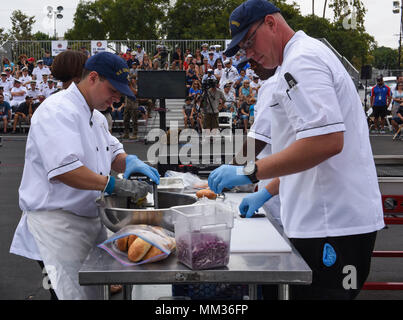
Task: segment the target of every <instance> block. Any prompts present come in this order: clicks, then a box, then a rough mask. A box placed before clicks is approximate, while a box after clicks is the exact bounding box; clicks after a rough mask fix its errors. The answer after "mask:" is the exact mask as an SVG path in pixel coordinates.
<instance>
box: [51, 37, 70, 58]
mask: <svg viewBox="0 0 403 320" xmlns="http://www.w3.org/2000/svg"><path fill="white" fill-rule="evenodd" d="M67 45H68V43H67V41H64V40H63V41H52V56H53V57H55V56H57V55H58V54H59V53H60V52H63V51H66V50H67Z"/></svg>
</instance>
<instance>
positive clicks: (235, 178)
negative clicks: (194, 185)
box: [208, 164, 252, 194]
mask: <svg viewBox="0 0 403 320" xmlns="http://www.w3.org/2000/svg"><path fill="white" fill-rule="evenodd" d="M251 183H252V181H250V179H249V178H248V177H247V176H246V175H244V174H243V166H231V165H227V164H225V165H222V166H221V167H219V168H217V169H215V170H214V171H213V172H212V173H210V175H209V177H208V186H209V188H210V189H211V190H213V191H214V192H215V193H217V194H219V193H221V192H222V191H223V189H224V188H228V189H232V188H233V187H236V186H242V185H244V184H251Z"/></svg>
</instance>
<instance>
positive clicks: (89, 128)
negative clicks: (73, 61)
mask: <svg viewBox="0 0 403 320" xmlns="http://www.w3.org/2000/svg"><path fill="white" fill-rule="evenodd" d="M91 123H92V125H91ZM123 152H124V150H123V146H122V144H121V143H120V142H119V141H118V140H117V139H116V138H115V137H113V136H112V135H111V134H110V132H109V131H108V123H107V121H106V118H105V116H104V115H103V114H102V113H100V112H99V111H97V110H94V111H93V112H92V114H91V112H90V108H89V107H88V105H87V103H86V101H85V99H84V97H83V96H82V94H81V93H80V91H79V90H78V88H77V86H76V85H75V84H74V83H73V84H71V85H70V87H69V88H68V89H67V90H63V91H60V92H58V93H55V94H53V95H51V96H50V97H49V98H47V99H46V100H45V101H44V102H43V103H42V104H41V107H40V108H38V109H37V110H36V111H35V113H34V115H33V117H32V120H31V128H30V130H29V134H28V139H27V146H26V153H25V165H24V172H23V175H22V181H21V185H20V188H19V196H20V200H19V204H20V208H21V210H23V211H41V210H56V209H61V210H64V211H70V212H72V213H75V214H77V215H79V216H86V217H97V216H98V209H97V206H96V204H95V199H96V198H97V197H99V196H100V195H101V192H100V191H96V190H79V189H75V188H71V187H69V186H67V185H66V184H63V183H61V182H59V181H58V180H55V179H54V177H56V176H58V175H61V174H63V173H66V172H69V171H72V170H75V169H77V168H79V167H81V166H85V167H87V168H88V169H90V170H91V171H93V172H95V173H97V174H102V175H105V176H107V175H109V174H110V171H111V164H112V162H113V160H114V159H115V157H116V156H117V155H118V154H120V153H123Z"/></svg>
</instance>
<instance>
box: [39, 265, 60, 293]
mask: <svg viewBox="0 0 403 320" xmlns="http://www.w3.org/2000/svg"><path fill="white" fill-rule="evenodd" d="M36 262H38V264H39V266H40V267H41V271H43V269H44V268H45V265H44V264H43V262H42V261H39V260H37V261H36ZM47 275H48V274H47V273H44V274H43V277H44V278H45V277H47ZM49 293H50V300H59V299H58V298H57V295H56V292H55V291H54V290H53V289H52V288H50V289H49Z"/></svg>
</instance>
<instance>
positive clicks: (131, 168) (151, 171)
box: [123, 155, 160, 184]
mask: <svg viewBox="0 0 403 320" xmlns="http://www.w3.org/2000/svg"><path fill="white" fill-rule="evenodd" d="M133 173H141V174H144V175H145V176H147V177H149V178H150V179H151V180H152V181H153V182H155V183H156V184H159V183H160V174H159V173H158V171H157V169H155V168H153V167H150V166H149V165H147V164H145V163H144V162H143V161H141V160H140V159H139V158H137V156H135V155H128V156H127V157H126V170H125V173H124V175H123V178H124V179H129V177H130V175H131V174H133Z"/></svg>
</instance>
